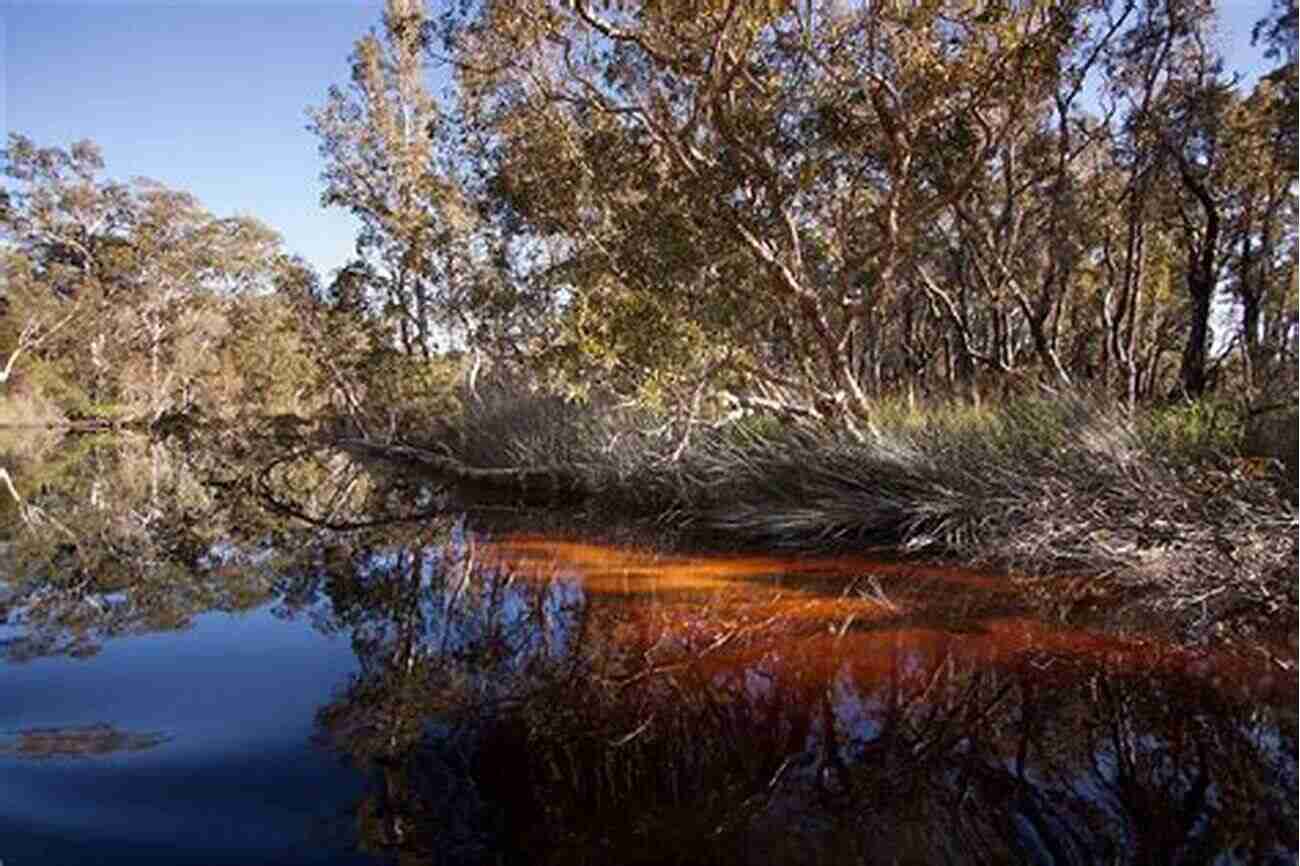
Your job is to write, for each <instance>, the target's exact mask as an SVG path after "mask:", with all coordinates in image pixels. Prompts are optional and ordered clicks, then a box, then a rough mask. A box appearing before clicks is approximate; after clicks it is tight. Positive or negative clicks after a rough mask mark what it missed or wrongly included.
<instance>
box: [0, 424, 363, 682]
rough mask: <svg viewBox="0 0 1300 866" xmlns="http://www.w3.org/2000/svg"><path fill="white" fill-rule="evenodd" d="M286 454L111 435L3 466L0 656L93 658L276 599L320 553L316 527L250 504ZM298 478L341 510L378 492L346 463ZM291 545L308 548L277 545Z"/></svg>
mask: <svg viewBox="0 0 1300 866" xmlns="http://www.w3.org/2000/svg"><path fill="white" fill-rule="evenodd" d="M2 444H3V443H0V445H2ZM283 452H284V448H283V447H282V446H278V445H275V444H274V443H270V442H265V441H261V442H259V441H258V440H256V439H255V438H253V437H247V436H242V437H240V438H238V439H234V440H232V441H231V442H229V443H226V442H220V443H207V445H206V447H194V443H190V442H185V441H177V440H172V441H168V442H163V441H159V440H156V439H150V438H148V437H145V436H124V435H114V436H81V437H68V438H67V439H64V440H62V441H61V442H58V443H56V444H55V445H52V446H51V447H50V448H49V449H48V451H47V452H46V453H44V454H42V455H32V454H29V453H24V454H23V458H22V459H17V458H14V457H10V458H9V459H8V461H7V465H5V466H3V467H0V472H2V473H3V474H2V475H0V503H2V505H0V562H2V567H3V572H2V575H3V576H2V577H0V627H3V626H7V627H8V628H6V629H4V632H0V652H2V653H3V656H4V657H5V658H7V659H8V660H10V661H23V660H27V659H31V658H36V657H41V656H49V655H71V656H87V655H93V654H94V653H96V652H97V651H98V649H99V647H100V646H101V645H102V644H103V642H104V641H106V640H109V639H112V638H115V637H121V636H125V635H131V634H142V633H149V632H157V631H169V630H175V629H179V628H184V627H185V626H186V625H187V624H188V623H189V622H190V621H191V620H192V618H193V617H194V616H196V615H198V614H201V613H205V612H208V611H242V610H249V609H251V608H254V607H257V606H259V605H262V604H265V603H267V602H268V601H269V600H271V599H272V598H274V597H276V596H277V594H278V593H279V589H280V584H281V583H282V573H283V566H285V564H286V563H288V562H292V561H296V560H297V559H298V558H299V557H300V556H303V555H309V552H310V550H311V549H313V548H314V546H315V542H314V539H313V535H312V534H313V533H314V532H315V530H311V529H309V528H304V527H302V526H301V525H292V524H291V521H290V519H289V518H286V517H285V516H283V515H280V514H277V513H274V512H269V511H267V510H266V509H263V508H261V507H259V505H258V503H257V501H256V500H255V499H254V498H253V497H251V496H249V495H247V494H248V492H249V491H250V490H251V489H252V488H253V486H254V484H255V482H256V480H257V479H258V478H260V477H261V476H262V474H263V473H264V471H265V469H266V467H267V466H268V465H270V461H271V460H272V457H271V456H270V455H272V454H283ZM10 453H11V454H12V453H14V452H12V451H11V452H10ZM293 470H294V471H293V472H291V473H286V474H289V475H291V476H292V480H293V481H295V482H297V483H298V484H299V485H301V484H302V483H304V481H305V480H307V479H314V480H315V481H316V482H317V486H318V488H319V489H321V490H325V489H328V490H329V491H330V492H331V495H332V496H334V497H335V499H336V501H335V503H334V507H336V508H342V507H350V508H352V509H354V510H356V509H358V508H362V507H365V506H366V503H367V497H369V496H370V495H371V494H372V493H373V485H368V484H366V483H364V482H363V481H362V480H360V479H364V477H365V475H364V472H363V471H362V470H361V469H360V468H359V467H356V466H355V465H354V464H352V462H351V461H348V460H346V459H345V458H342V457H338V456H334V457H333V462H331V460H330V457H329V456H326V457H325V458H321V459H318V460H316V461H314V462H313V461H311V460H307V459H300V460H297V461H295V463H294V465H293ZM349 484H350V486H349ZM341 490H346V491H347V493H346V494H340V491H341ZM292 535H299V536H302V537H303V538H304V539H305V540H306V541H307V542H309V543H308V544H295V543H285V542H287V541H288V539H289V538H290V537H291V536H292Z"/></svg>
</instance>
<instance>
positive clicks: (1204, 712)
mask: <svg viewBox="0 0 1300 866" xmlns="http://www.w3.org/2000/svg"><path fill="white" fill-rule="evenodd" d="M382 562H383V569H376V567H375V561H374V560H371V561H370V562H369V564H368V565H367V566H366V567H365V568H361V569H358V572H357V573H356V575H355V576H354V577H353V578H352V579H350V580H342V581H341V580H340V579H339V577H340V576H339V575H337V574H336V575H334V576H333V583H332V586H333V587H334V590H333V591H332V592H331V597H334V594H335V593H337V592H338V590H339V589H341V588H342V587H344V586H347V587H348V592H347V594H346V601H345V603H343V604H338V603H337V602H336V609H337V610H338V611H339V612H340V616H341V617H343V618H344V619H345V620H347V621H349V622H352V623H354V624H360V620H358V619H357V617H358V616H361V618H362V620H364V622H365V626H364V628H360V629H355V628H354V631H353V634H354V647H355V648H356V650H357V652H358V655H359V657H361V658H362V659H363V664H362V669H363V671H362V673H361V674H360V675H359V676H358V678H357V679H356V681H355V682H354V683H353V685H352V687H351V688H350V689H349V690H348V691H347V692H346V693H345V694H343V695H340V696H339V697H338V699H337V700H336V701H334V702H333V703H331V704H330V705H329V706H328V707H327V708H325V709H324V710H322V712H321V714H320V717H319V720H320V725H321V728H322V732H323V734H324V736H325V737H327V738H328V739H329V741H330V742H333V743H334V744H336V746H337V747H339V748H341V749H343V750H345V751H347V752H348V753H350V754H351V755H353V756H355V757H356V758H357V759H358V760H359V761H361V762H363V763H364V764H365V765H366V766H368V767H369V768H370V769H371V772H372V773H373V774H374V779H375V784H374V786H373V793H372V795H371V797H370V798H368V799H367V801H366V803H365V804H364V806H363V808H362V810H361V814H362V816H363V832H364V834H365V836H366V838H367V840H368V842H369V844H370V845H372V846H373V847H375V848H381V849H392V850H397V851H400V852H402V853H404V854H405V855H407V856H409V857H411V858H412V861H413V862H416V861H419V862H427V861H428V860H430V859H432V860H435V861H439V862H460V861H472V860H474V859H476V858H478V857H481V856H484V855H485V854H486V853H488V852H495V853H497V854H500V855H503V856H504V857H505V858H506V859H511V858H518V859H519V860H524V859H529V860H535V859H544V860H547V861H548V862H552V861H553V862H574V861H576V862H593V863H594V862H605V861H606V860H607V859H608V858H609V857H610V856H611V852H617V857H616V859H618V860H620V861H622V862H637V861H640V862H665V861H668V862H715V861H716V862H750V861H755V862H787V861H788V862H800V863H803V862H863V861H866V862H875V861H878V860H884V861H887V862H925V863H929V862H939V861H943V862H1057V863H1093V862H1099V861H1106V862H1125V863H1127V862H1131V863H1157V862H1159V863H1166V862H1200V861H1206V862H1211V861H1216V860H1219V859H1222V858H1223V857H1227V858H1228V859H1229V860H1238V861H1241V862H1257V861H1258V862H1269V861H1271V860H1272V859H1274V858H1279V859H1281V860H1282V861H1288V860H1292V859H1294V852H1295V847H1294V845H1295V842H1294V840H1295V826H1296V798H1295V786H1296V771H1295V767H1296V747H1295V744H1296V730H1295V728H1296V725H1295V712H1294V709H1293V708H1294V706H1295V699H1296V684H1295V681H1294V677H1291V676H1283V675H1281V672H1280V671H1276V670H1270V665H1271V663H1270V662H1268V661H1267V660H1266V659H1262V657H1261V660H1260V661H1256V660H1254V659H1251V658H1244V657H1238V656H1231V655H1223V654H1214V653H1212V652H1206V651H1202V652H1197V653H1193V652H1191V651H1189V650H1180V649H1178V648H1176V647H1173V646H1171V645H1167V644H1161V643H1160V642H1159V641H1156V640H1145V641H1143V640H1137V639H1133V638H1127V639H1126V638H1120V637H1114V636H1108V635H1106V634H1103V633H1100V632H1088V631H1081V630H1070V629H1061V628H1056V627H1053V626H1051V625H1049V624H1047V623H1044V622H1042V621H1039V620H1035V619H1034V618H1032V617H1031V616H1029V615H1028V614H1027V613H1025V612H1023V611H1021V612H1019V613H1013V612H1014V611H1015V606H1014V604H1012V603H1011V602H1009V601H1008V600H1007V599H1006V598H1005V597H1004V596H1005V595H1006V593H1005V592H1002V591H1000V590H999V588H997V587H992V586H990V585H989V582H988V581H987V580H986V579H985V578H980V577H979V576H977V575H965V576H962V579H960V580H954V579H951V578H953V577H954V575H952V574H949V575H944V574H943V573H935V574H934V575H931V576H930V578H929V579H926V578H925V577H924V576H923V575H922V573H921V572H922V570H920V569H917V568H916V567H903V566H885V565H880V564H871V563H867V562H863V561H858V562H851V561H842V560H841V561H835V562H832V561H804V562H798V563H782V562H779V561H775V560H770V559H762V558H757V559H742V560H735V559H731V560H724V559H716V558H709V557H675V556H663V555H654V554H650V555H646V554H643V553H640V552H637V551H627V550H618V549H612V548H605V547H599V546H592V545H586V544H581V543H574V542H554V543H551V542H547V541H545V540H544V539H539V538H519V539H514V540H506V541H504V542H500V543H493V542H484V541H479V540H477V539H476V538H475V537H474V536H473V535H471V534H468V533H465V532H464V531H463V530H462V529H458V528H452V529H451V530H450V531H449V534H448V537H447V540H446V541H445V542H444V543H443V544H442V545H441V546H440V547H433V546H431V547H424V548H421V547H418V546H417V547H412V548H409V549H406V550H404V551H403V552H401V553H399V554H394V553H392V552H389V553H388V554H387V555H386V557H384V558H383V560H382ZM963 586H964V587H965V589H966V593H965V594H966V595H967V596H971V597H967V598H957V597H956V596H957V595H958V594H959V592H958V590H957V589H956V587H963ZM927 607H932V608H933V610H930V609H927ZM362 611H364V613H363V614H362V613H361V612H362ZM958 611H961V612H963V614H964V615H965V619H964V620H963V621H961V622H959V621H958V619H957V612H958ZM376 617H378V619H376ZM381 623H382V624H381ZM453 840H454V842H455V844H452V841H453ZM539 852H548V853H546V855H545V856H541V855H540V854H539Z"/></svg>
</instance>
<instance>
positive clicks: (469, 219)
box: [308, 0, 477, 358]
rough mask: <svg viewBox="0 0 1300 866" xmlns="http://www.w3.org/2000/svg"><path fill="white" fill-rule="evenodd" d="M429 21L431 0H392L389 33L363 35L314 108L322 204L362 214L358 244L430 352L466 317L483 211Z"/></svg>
mask: <svg viewBox="0 0 1300 866" xmlns="http://www.w3.org/2000/svg"><path fill="white" fill-rule="evenodd" d="M430 33H431V31H430V21H429V18H428V15H427V12H426V10H425V8H424V4H423V2H422V0H388V2H387V4H386V5H385V8H384V16H383V28H382V31H381V32H380V33H371V34H368V35H366V36H364V37H362V38H361V39H359V40H358V41H357V42H356V45H355V46H354V49H353V52H352V55H351V61H352V73H351V84H350V86H349V87H348V88H346V89H344V88H341V87H337V86H336V87H331V88H330V90H329V95H328V97H327V99H326V102H325V104H324V105H323V106H321V107H320V108H315V109H311V110H309V112H308V113H309V116H310V118H311V124H310V126H309V129H311V130H312V131H313V132H315V133H316V135H317V136H319V137H320V150H321V154H322V156H324V157H325V160H326V167H325V170H324V172H323V178H324V180H325V183H326V189H325V192H324V193H323V195H322V197H321V198H322V204H324V205H327V206H337V207H345V208H347V209H348V210H349V211H351V212H352V213H353V214H354V215H355V216H356V217H357V218H358V219H359V220H360V221H361V231H360V233H359V235H358V238H357V252H358V254H359V255H360V257H361V260H362V263H368V264H370V265H371V266H373V267H376V268H377V269H378V270H379V271H380V273H381V275H382V279H381V280H376V281H375V284H374V285H372V286H371V289H372V290H378V291H379V294H380V295H381V297H382V298H383V304H382V306H383V309H384V311H385V313H387V314H388V315H389V316H390V317H391V318H393V319H394V320H395V330H396V332H397V337H398V340H399V342H400V345H401V346H402V347H403V349H404V350H405V351H407V352H408V353H418V354H421V355H423V356H424V357H426V358H427V357H430V356H431V354H432V353H433V352H434V350H435V337H436V334H437V329H438V328H443V329H448V328H456V327H460V326H463V325H464V319H463V318H462V315H463V314H464V313H465V312H466V308H465V305H464V304H463V303H462V302H461V298H462V295H463V294H464V293H466V292H467V291H468V290H469V288H470V284H471V274H470V273H469V269H470V263H471V262H473V261H474V260H475V258H474V255H473V252H472V250H471V249H470V244H471V240H472V237H473V231H474V228H475V225H476V223H477V215H476V213H475V211H474V209H473V208H472V207H471V206H470V204H469V202H468V201H467V199H466V197H465V195H464V194H463V192H462V190H461V187H460V183H459V181H458V179H457V171H458V168H457V167H456V166H455V165H454V164H453V162H452V161H449V160H447V159H444V158H442V157H443V156H445V153H444V151H443V149H442V148H441V147H440V142H442V141H444V140H445V138H446V136H447V135H448V134H449V133H450V131H451V127H450V125H449V122H448V119H447V118H446V117H445V116H444V114H443V113H442V111H441V110H440V108H439V105H438V103H437V102H436V100H435V99H434V97H433V96H432V94H431V93H430V91H429V87H428V85H427V84H426V82H425V67H424V60H423V57H424V50H425V48H426V47H427V45H428V43H429V39H430Z"/></svg>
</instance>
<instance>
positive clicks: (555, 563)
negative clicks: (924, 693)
mask: <svg viewBox="0 0 1300 866" xmlns="http://www.w3.org/2000/svg"><path fill="white" fill-rule="evenodd" d="M478 558H479V561H480V562H483V563H484V564H487V565H495V566H498V567H500V568H502V569H505V570H508V571H509V572H510V573H511V574H512V575H514V576H516V577H522V578H525V579H532V580H543V581H544V580H549V579H553V578H557V577H566V578H570V579H578V580H580V581H581V582H582V585H583V587H584V589H585V590H586V591H588V592H590V593H595V594H597V595H605V594H608V595H617V596H619V597H622V598H624V599H627V600H629V601H631V600H634V599H636V598H638V597H640V598H643V599H644V600H645V601H646V602H649V603H648V604H642V605H635V606H624V607H623V608H622V609H621V613H620V616H622V617H623V618H624V619H625V620H639V621H640V622H641V626H640V627H638V628H633V629H620V630H619V633H620V634H627V635H634V636H636V637H635V639H636V640H638V641H647V640H652V639H655V635H672V636H676V637H677V640H676V641H675V645H677V646H679V647H684V649H682V652H683V653H684V657H688V656H690V654H691V653H692V652H698V651H699V650H700V649H701V648H708V649H707V650H706V651H705V652H704V653H702V654H698V655H696V656H695V657H694V658H691V659H690V660H691V662H692V663H693V664H697V665H699V666H701V667H703V668H705V669H710V668H712V669H719V670H721V669H724V668H727V667H734V666H735V665H736V664H737V663H746V664H750V663H755V662H761V664H762V665H763V666H764V667H768V668H769V669H770V668H771V667H773V666H775V667H779V668H786V669H788V668H797V669H798V671H799V674H798V676H799V677H800V678H801V679H803V680H805V681H808V680H812V681H820V682H822V683H825V682H829V681H830V680H831V679H833V678H835V677H837V676H848V677H850V678H851V679H853V680H855V681H858V682H859V683H860V684H862V685H867V684H868V682H869V681H878V680H880V679H882V678H887V677H892V678H894V679H895V680H896V679H897V678H898V677H900V676H904V677H906V676H917V677H924V676H928V675H930V672H933V671H934V670H936V669H937V668H938V667H939V666H941V665H943V664H949V663H956V664H959V665H960V666H962V667H964V668H967V669H969V668H971V667H975V668H989V669H1002V670H1008V671H1015V672H1019V673H1030V674H1031V675H1032V677H1033V679H1034V681H1035V682H1037V683H1041V684H1046V683H1051V682H1053V681H1055V680H1058V679H1059V680H1060V681H1062V682H1065V681H1073V680H1077V678H1078V677H1079V676H1080V675H1081V674H1083V673H1084V672H1085V669H1086V670H1088V671H1096V670H1098V669H1104V670H1105V671H1107V672H1110V673H1114V674H1143V673H1147V674H1157V675H1181V676H1190V677H1192V678H1193V679H1195V680H1201V681H1204V682H1205V683H1207V684H1209V685H1211V686H1213V687H1215V688H1218V689H1222V690H1225V691H1228V692H1236V693H1239V694H1243V695H1245V696H1248V697H1250V698H1251V699H1254V700H1267V701H1269V702H1283V703H1285V702H1294V701H1295V699H1296V695H1297V681H1296V675H1295V665H1294V653H1290V654H1289V655H1288V654H1287V653H1286V652H1283V653H1282V655H1283V656H1284V658H1283V659H1281V660H1279V659H1278V658H1277V657H1276V656H1271V655H1269V654H1268V653H1267V652H1263V651H1257V652H1254V653H1252V654H1250V655H1243V654H1238V653H1230V652H1223V651H1217V650H1214V649H1196V650H1190V649H1185V648H1182V647H1179V646H1178V645H1176V644H1174V643H1172V642H1170V641H1168V640H1162V639H1160V638H1157V637H1135V636H1124V635H1116V634H1111V633H1108V632H1105V631H1101V630H1095V629H1083V628H1075V627H1067V626H1063V625H1061V624H1059V623H1056V622H1046V621H1044V620H1042V619H1040V618H1037V617H1035V616H1033V615H1032V613H1031V612H1030V609H1029V606H1028V604H1027V603H1025V602H1024V601H1023V600H1021V599H1019V597H1018V593H1019V590H1018V588H1017V586H1016V585H1015V583H1014V582H1013V581H1012V580H1011V579H1010V578H1009V577H1007V576H1005V575H996V574H990V573H984V572H979V571H975V570H969V569H962V568H960V567H956V566H941V565H918V564H915V563H899V562H882V561H877V560H871V559H868V558H866V557H861V556H834V557H777V556H724V555H717V556H712V555H683V554H669V553H663V552H656V551H653V550H645V549H638V548H634V547H620V546H612V545H601V544H594V543H588V542H583V541H573V540H562V539H554V538H546V537H540V536H515V537H509V538H506V539H504V540H502V541H499V542H491V543H487V544H484V545H482V546H480V548H479V550H478ZM648 636H649V637H648ZM718 647H723V649H722V650H718V651H715V650H717V648H718ZM909 672H911V673H909Z"/></svg>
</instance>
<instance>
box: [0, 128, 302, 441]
mask: <svg viewBox="0 0 1300 866" xmlns="http://www.w3.org/2000/svg"><path fill="white" fill-rule="evenodd" d="M5 157H6V166H5V173H6V175H7V176H8V177H9V178H11V179H12V180H13V181H14V182H15V183H14V186H13V188H12V189H11V190H10V191H9V193H8V195H7V200H6V206H5V207H4V208H3V212H2V213H0V219H2V220H3V221H2V222H0V231H3V235H4V237H5V239H6V240H8V241H9V243H10V244H11V248H10V250H9V251H7V255H8V256H9V257H10V259H11V260H12V263H13V264H14V269H13V270H12V271H11V274H13V275H14V276H16V277H17V279H16V280H14V281H12V282H11V284H10V286H9V288H8V290H7V291H6V300H7V302H8V306H9V309H8V310H7V312H6V318H9V317H11V316H12V317H15V318H16V320H17V322H18V323H19V324H18V326H17V327H18V328H19V329H20V330H19V334H18V341H17V344H16V346H15V348H14V349H13V350H11V352H10V354H9V359H8V361H7V363H10V364H12V363H13V362H14V361H15V360H16V359H17V357H18V355H19V353H21V352H23V351H27V352H28V353H29V354H31V355H32V356H33V357H35V356H42V357H44V358H45V359H46V360H47V361H48V362H49V363H52V364H54V365H55V366H56V367H57V375H58V376H60V377H61V378H62V380H63V381H64V383H65V385H66V386H67V387H68V388H69V389H72V390H80V391H82V392H83V398H84V400H85V401H87V402H88V403H89V404H90V406H91V407H92V408H93V407H94V406H95V405H98V404H101V403H105V402H125V403H126V404H128V405H130V406H131V408H133V409H143V411H144V413H145V415H146V418H148V419H157V418H158V417H159V416H161V415H162V414H163V413H164V412H166V411H168V410H169V409H174V408H185V407H186V406H188V404H189V403H191V402H192V393H191V388H190V386H191V385H192V383H193V381H194V380H195V379H197V378H198V377H201V376H203V375H206V374H207V373H209V372H211V370H209V368H208V367H207V366H205V365H206V364H207V358H206V350H207V349H209V348H211V347H212V346H213V345H214V342H215V340H216V339H217V338H218V337H219V336H220V335H221V334H222V333H224V332H225V331H226V330H228V322H227V321H226V317H225V311H224V309H223V308H222V305H223V303H225V302H226V301H227V300H229V299H230V298H233V297H235V296H237V295H239V294H241V293H244V292H248V291H256V290H259V289H262V288H267V287H268V282H267V281H268V279H269V276H270V265H271V264H272V262H273V259H274V257H275V255H276V254H277V253H278V251H279V243H280V239H279V237H278V235H276V234H275V233H274V232H273V231H271V230H270V229H269V228H268V227H266V226H265V225H263V224H262V223H260V222H259V221H257V220H256V219H254V218H252V217H246V216H237V217H230V218H218V217H216V216H214V215H212V214H211V213H209V212H208V211H207V210H205V209H204V208H203V207H202V205H201V204H200V203H199V202H198V200H197V199H196V198H195V197H194V196H193V195H191V194H189V193H186V192H181V191H177V190H173V189H169V188H167V187H165V186H163V185H162V184H159V183H156V182H153V181H148V180H137V181H135V182H134V183H133V184H123V183H118V182H116V181H110V180H103V179H101V178H100V173H101V172H102V170H103V168H104V161H103V158H102V156H101V155H100V151H99V148H98V147H97V146H96V145H95V144H94V143H93V142H90V141H80V142H77V143H74V144H73V145H72V146H71V147H69V148H68V149H66V150H65V149H63V148H60V147H40V146H37V145H36V144H34V143H33V142H32V141H31V140H30V139H29V138H27V137H26V136H22V135H18V134H11V135H10V137H9V147H8V148H7V149H6V151H5ZM74 320H75V321H76V327H75V328H74V327H71V326H68V327H64V325H66V324H68V323H69V322H71V321H74ZM81 408H85V407H84V406H83V407H81Z"/></svg>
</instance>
